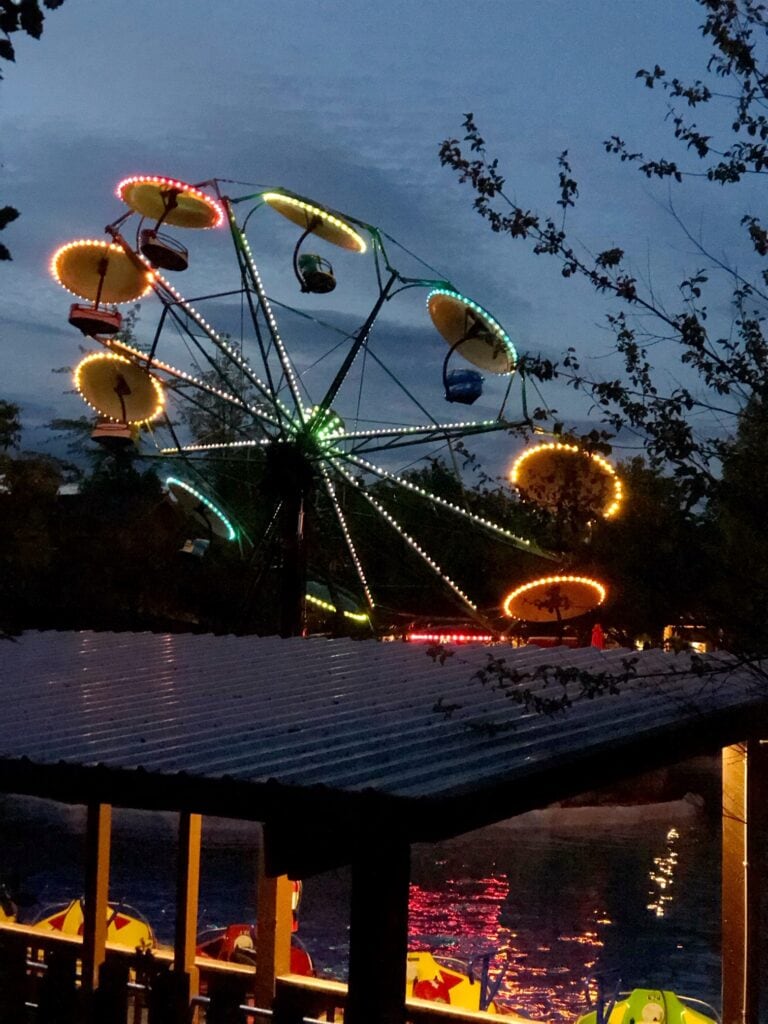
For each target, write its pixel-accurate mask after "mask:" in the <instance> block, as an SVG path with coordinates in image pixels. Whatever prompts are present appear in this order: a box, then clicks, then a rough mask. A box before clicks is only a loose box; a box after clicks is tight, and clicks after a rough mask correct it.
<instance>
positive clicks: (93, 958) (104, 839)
mask: <svg viewBox="0 0 768 1024" xmlns="http://www.w3.org/2000/svg"><path fill="white" fill-rule="evenodd" d="M111 836H112V807H111V806H110V804H101V803H94V804H89V805H88V816H87V819H86V828H85V908H84V911H83V917H84V920H83V976H82V986H83V990H84V991H85V992H93V991H95V989H96V987H97V986H98V983H99V968H100V967H101V965H102V964H103V963H104V960H105V958H106V942H107V915H108V913H109V851H110V840H111Z"/></svg>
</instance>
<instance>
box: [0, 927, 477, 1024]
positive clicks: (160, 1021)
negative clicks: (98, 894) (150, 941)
mask: <svg viewBox="0 0 768 1024" xmlns="http://www.w3.org/2000/svg"><path fill="white" fill-rule="evenodd" d="M81 952H82V942H81V939H79V938H77V937H74V936H67V935H61V934H55V933H47V932H41V931H38V930H37V929H35V928H31V927H29V926H25V925H20V924H2V925H0V1024H54V1022H55V1024H103V1022H107V1021H108V1022H109V1024H190V1021H194V1022H195V1024H235V1022H236V1024H261V1022H263V1021H264V1020H265V1019H266V1018H269V1017H274V1020H275V1024H302V1022H305V1021H340V1020H341V1019H342V1018H343V1014H344V1007H345V1004H346V998H347V986H346V985H344V984H342V983H341V982H338V981H331V980H326V979H322V978H306V977H303V976H301V975H296V974H288V975H282V976H280V977H279V978H277V980H276V995H275V1001H274V1006H273V1008H272V1009H265V1008H260V1007H256V1006H254V1005H253V987H254V979H255V974H254V970H253V968H252V967H248V966H244V965H240V964H233V963H223V962H221V961H217V960H211V959H209V958H207V957H197V958H196V960H195V964H196V967H197V970H198V972H199V993H200V994H199V995H198V996H195V997H193V999H192V1005H191V1006H190V1004H189V1001H188V1000H186V998H184V999H183V1000H180V998H179V992H180V990H182V987H181V986H179V985H177V984H176V982H177V981H178V979H177V978H176V976H175V975H174V972H173V970H172V969H171V967H172V963H173V953H172V951H171V950H167V949H162V948H161V949H154V950H151V951H147V952H137V951H136V950H131V949H128V948H127V947H125V946H118V945H115V944H112V943H108V944H107V950H106V952H107V956H106V960H105V962H104V964H103V965H102V968H101V971H100V975H99V978H100V984H99V987H98V989H97V990H96V991H95V992H93V993H86V992H84V991H83V989H82V986H81V982H80V976H81V966H82V965H81V959H80V957H81ZM184 991H186V990H185V989H184ZM406 1020H407V1021H408V1022H410V1024H479V1022H481V1021H483V1022H485V1024H487V1022H488V1020H489V1016H488V1014H484V1013H472V1012H470V1011H464V1010H458V1009H456V1008H453V1007H450V1006H445V1005H441V1004H438V1003H432V1002H429V1001H427V1000H423V999H409V1000H407V1002H406Z"/></svg>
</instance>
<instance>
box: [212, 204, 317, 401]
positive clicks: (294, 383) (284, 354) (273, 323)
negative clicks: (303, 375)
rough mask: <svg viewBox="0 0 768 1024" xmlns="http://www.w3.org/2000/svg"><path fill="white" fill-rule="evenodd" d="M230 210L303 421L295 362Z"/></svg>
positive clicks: (247, 247) (231, 224) (246, 242)
mask: <svg viewBox="0 0 768 1024" xmlns="http://www.w3.org/2000/svg"><path fill="white" fill-rule="evenodd" d="M228 211H229V222H230V226H231V228H232V231H233V232H234V233H235V235H236V236H237V238H238V239H239V241H240V244H241V246H242V249H243V255H244V256H245V262H246V264H247V265H248V269H249V270H250V272H251V277H252V278H253V282H254V284H255V285H256V291H257V293H258V296H259V302H260V304H261V308H262V309H263V311H264V314H265V316H266V318H267V323H268V324H269V333H270V334H271V335H272V339H273V341H274V343H275V348H276V349H277V354H278V357H279V359H280V365H281V366H282V368H283V372H284V373H285V376H286V379H287V381H288V387H289V389H290V392H291V395H292V397H293V401H294V405H295V406H296V411H297V412H298V414H299V418H300V419H301V420H302V421H303V419H304V408H303V406H302V404H301V395H300V392H299V381H298V378H297V377H296V374H295V373H294V372H293V364H292V363H291V359H290V356H289V355H288V349H287V348H286V347H285V345H284V344H283V339H282V338H281V337H280V331H279V329H278V326H277V320H275V315H274V313H273V312H272V307H271V306H270V304H269V299H268V298H267V293H266V291H265V290H264V285H263V284H262V281H261V276H260V274H259V271H258V269H257V267H256V261H255V260H254V258H253V254H252V252H251V247H250V244H249V243H248V239H247V238H246V236H245V232H244V231H241V230H240V226H239V224H238V223H237V220H236V219H235V214H234V211H233V209H232V207H231V206H229V207H228ZM275 401H278V398H277V395H275ZM281 408H282V404H281ZM286 414H287V415H289V416H290V415H291V414H290V413H289V412H288V410H287V409H286Z"/></svg>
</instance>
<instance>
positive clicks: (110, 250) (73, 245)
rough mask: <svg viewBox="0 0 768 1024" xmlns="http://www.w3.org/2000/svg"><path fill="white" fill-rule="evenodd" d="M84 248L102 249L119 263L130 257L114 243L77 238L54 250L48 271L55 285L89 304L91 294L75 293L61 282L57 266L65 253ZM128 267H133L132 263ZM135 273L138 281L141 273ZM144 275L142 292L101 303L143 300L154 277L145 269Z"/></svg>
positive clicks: (106, 298)
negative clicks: (144, 280) (144, 283)
mask: <svg viewBox="0 0 768 1024" xmlns="http://www.w3.org/2000/svg"><path fill="white" fill-rule="evenodd" d="M86 248H94V249H104V250H105V252H106V254H107V255H114V256H115V257H116V258H117V259H119V260H121V261H128V262H129V261H130V257H128V256H127V254H126V252H125V250H124V249H123V247H122V246H120V245H116V244H115V243H114V242H104V241H101V240H99V239H95V238H78V239H77V240H76V241H74V242H67V243H66V245H62V246H60V248H58V249H57V250H56V252H55V253H54V254H53V256H51V262H50V271H51V275H52V276H53V278H54V280H56V281H57V283H58V284H60V285H61V287H62V288H64V289H66V291H68V292H69V293H70V294H71V295H77V297H78V298H79V299H87V300H88V301H89V302H93V301H94V298H95V295H94V294H93V292H91V293H90V294H88V293H86V292H84V291H76V290H75V289H74V288H72V287H71V285H70V284H67V283H66V282H65V281H64V280H63V278H62V276H61V272H60V269H59V265H60V264H61V262H62V260H63V259H64V258H65V256H66V255H67V253H69V252H70V251H71V250H72V249H83V250H84V249H86ZM130 265H131V266H133V264H132V263H131V264H130ZM136 272H137V279H138V280H140V279H141V274H142V272H141V271H139V269H138V268H136ZM144 275H145V277H146V285H145V286H144V288H143V290H141V291H131V293H130V294H129V295H127V297H126V298H122V297H121V298H119V299H115V298H111V297H110V296H109V295H106V296H105V298H104V299H102V303H104V302H107V303H109V304H110V305H112V304H113V303H120V302H133V300H134V299H141V298H143V297H144V296H145V295H146V294H147V292H149V291H150V289H151V288H152V282H153V280H154V275H153V273H152V271H151V270H149V269H147V270H146V271H145V272H144Z"/></svg>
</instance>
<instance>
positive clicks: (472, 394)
mask: <svg viewBox="0 0 768 1024" xmlns="http://www.w3.org/2000/svg"><path fill="white" fill-rule="evenodd" d="M482 393H483V375H482V374H481V373H478V372H477V370H450V371H449V372H448V373H447V374H446V377H445V397H446V399H447V401H449V402H460V403H461V404H462V405H472V403H473V402H475V401H477V399H478V398H479V397H480V395H482Z"/></svg>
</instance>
